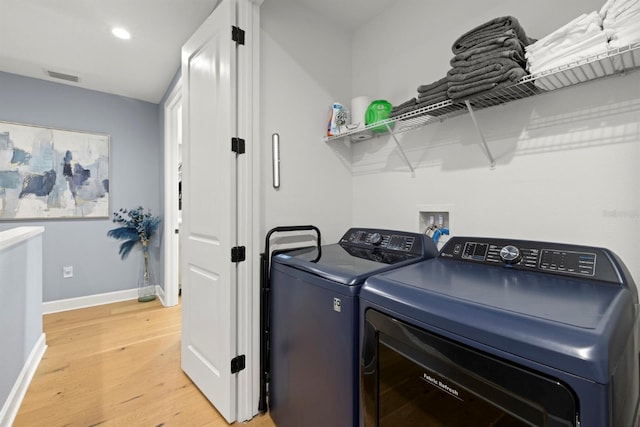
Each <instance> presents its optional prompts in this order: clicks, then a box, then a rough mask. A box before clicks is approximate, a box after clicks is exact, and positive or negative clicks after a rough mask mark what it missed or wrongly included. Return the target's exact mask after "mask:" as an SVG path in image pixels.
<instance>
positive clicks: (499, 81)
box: [447, 67, 527, 100]
mask: <svg viewBox="0 0 640 427" xmlns="http://www.w3.org/2000/svg"><path fill="white" fill-rule="evenodd" d="M526 74H527V72H526V71H525V70H524V69H522V68H519V67H518V68H512V69H510V70H508V71H507V72H506V73H505V74H504V75H502V76H497V77H492V78H488V79H485V80H480V81H476V82H474V83H470V84H466V85H465V84H463V85H457V86H452V87H450V88H449V90H448V91H447V95H448V96H449V98H451V99H452V100H458V99H461V98H468V97H470V96H472V95H475V94H478V93H482V92H486V91H489V90H492V89H493V90H494V89H497V88H501V87H505V86H511V85H513V84H514V83H517V82H518V81H519V80H520V79H521V78H522V77H524V76H525V75H526Z"/></svg>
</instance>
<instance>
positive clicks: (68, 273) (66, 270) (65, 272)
mask: <svg viewBox="0 0 640 427" xmlns="http://www.w3.org/2000/svg"><path fill="white" fill-rule="evenodd" d="M70 277H73V266H72V265H65V266H64V267H62V278H63V279H68V278H70Z"/></svg>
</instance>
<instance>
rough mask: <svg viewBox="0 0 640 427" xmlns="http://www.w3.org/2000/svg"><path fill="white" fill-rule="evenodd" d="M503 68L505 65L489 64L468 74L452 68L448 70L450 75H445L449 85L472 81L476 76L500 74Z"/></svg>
mask: <svg viewBox="0 0 640 427" xmlns="http://www.w3.org/2000/svg"><path fill="white" fill-rule="evenodd" d="M511 62H513V64H514V65H515V66H518V64H517V63H516V62H515V61H511ZM503 68H505V65H502V64H498V63H489V64H487V65H485V66H484V67H481V68H478V69H476V70H473V71H470V72H468V73H465V72H458V71H457V70H458V69H456V68H452V69H451V70H449V71H450V72H451V74H447V75H448V77H449V85H451V84H452V83H455V82H461V81H463V80H467V79H473V78H475V77H478V76H480V77H482V76H484V75H487V74H489V73H494V72H502V69H503Z"/></svg>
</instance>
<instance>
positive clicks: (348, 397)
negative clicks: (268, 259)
mask: <svg viewBox="0 0 640 427" xmlns="http://www.w3.org/2000/svg"><path fill="white" fill-rule="evenodd" d="M318 255H320V256H318ZM435 256H437V248H436V246H435V244H434V243H433V241H432V240H431V239H428V238H427V237H426V236H424V235H422V234H416V233H406V232H402V231H391V230H378V229H368V228H357V229H356V228H352V229H350V230H349V231H347V233H346V234H345V235H344V236H343V237H342V238H341V239H340V241H339V242H338V243H336V244H330V245H324V246H321V247H320V254H318V249H317V248H315V247H314V248H306V249H299V250H295V251H292V252H286V253H281V254H278V255H275V256H274V257H273V259H272V263H271V276H270V286H271V289H270V297H269V299H270V303H269V307H270V309H269V313H270V314H269V323H270V328H269V330H270V332H269V353H270V357H269V359H270V374H269V394H268V395H269V411H270V415H271V418H272V419H273V421H274V422H275V423H276V425H277V426H278V427H313V426H317V427H326V426H332V427H341V426H345V427H353V426H357V423H358V418H359V410H358V407H359V398H358V387H357V384H358V334H359V332H358V331H359V305H358V294H359V291H360V287H361V285H362V283H363V282H364V281H365V279H366V278H367V277H369V276H370V275H372V274H376V273H380V272H384V271H388V270H391V269H394V268H398V267H400V266H406V265H409V264H412V263H416V262H419V261H422V260H425V259H429V258H433V257H435Z"/></svg>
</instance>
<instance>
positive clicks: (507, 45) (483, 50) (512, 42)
mask: <svg viewBox="0 0 640 427" xmlns="http://www.w3.org/2000/svg"><path fill="white" fill-rule="evenodd" d="M489 41H490V42H491V43H487V44H485V45H483V46H474V47H472V48H471V49H467V50H465V51H464V52H460V53H459V54H457V55H455V56H454V57H453V59H452V61H463V60H469V59H473V58H474V57H476V56H479V55H485V54H487V53H491V52H504V51H507V50H514V51H516V52H518V53H520V54H521V55H522V56H523V57H524V48H523V47H522V43H520V41H519V40H518V39H516V38H515V37H507V38H506V39H505V37H498V38H496V39H491V40H489Z"/></svg>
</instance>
